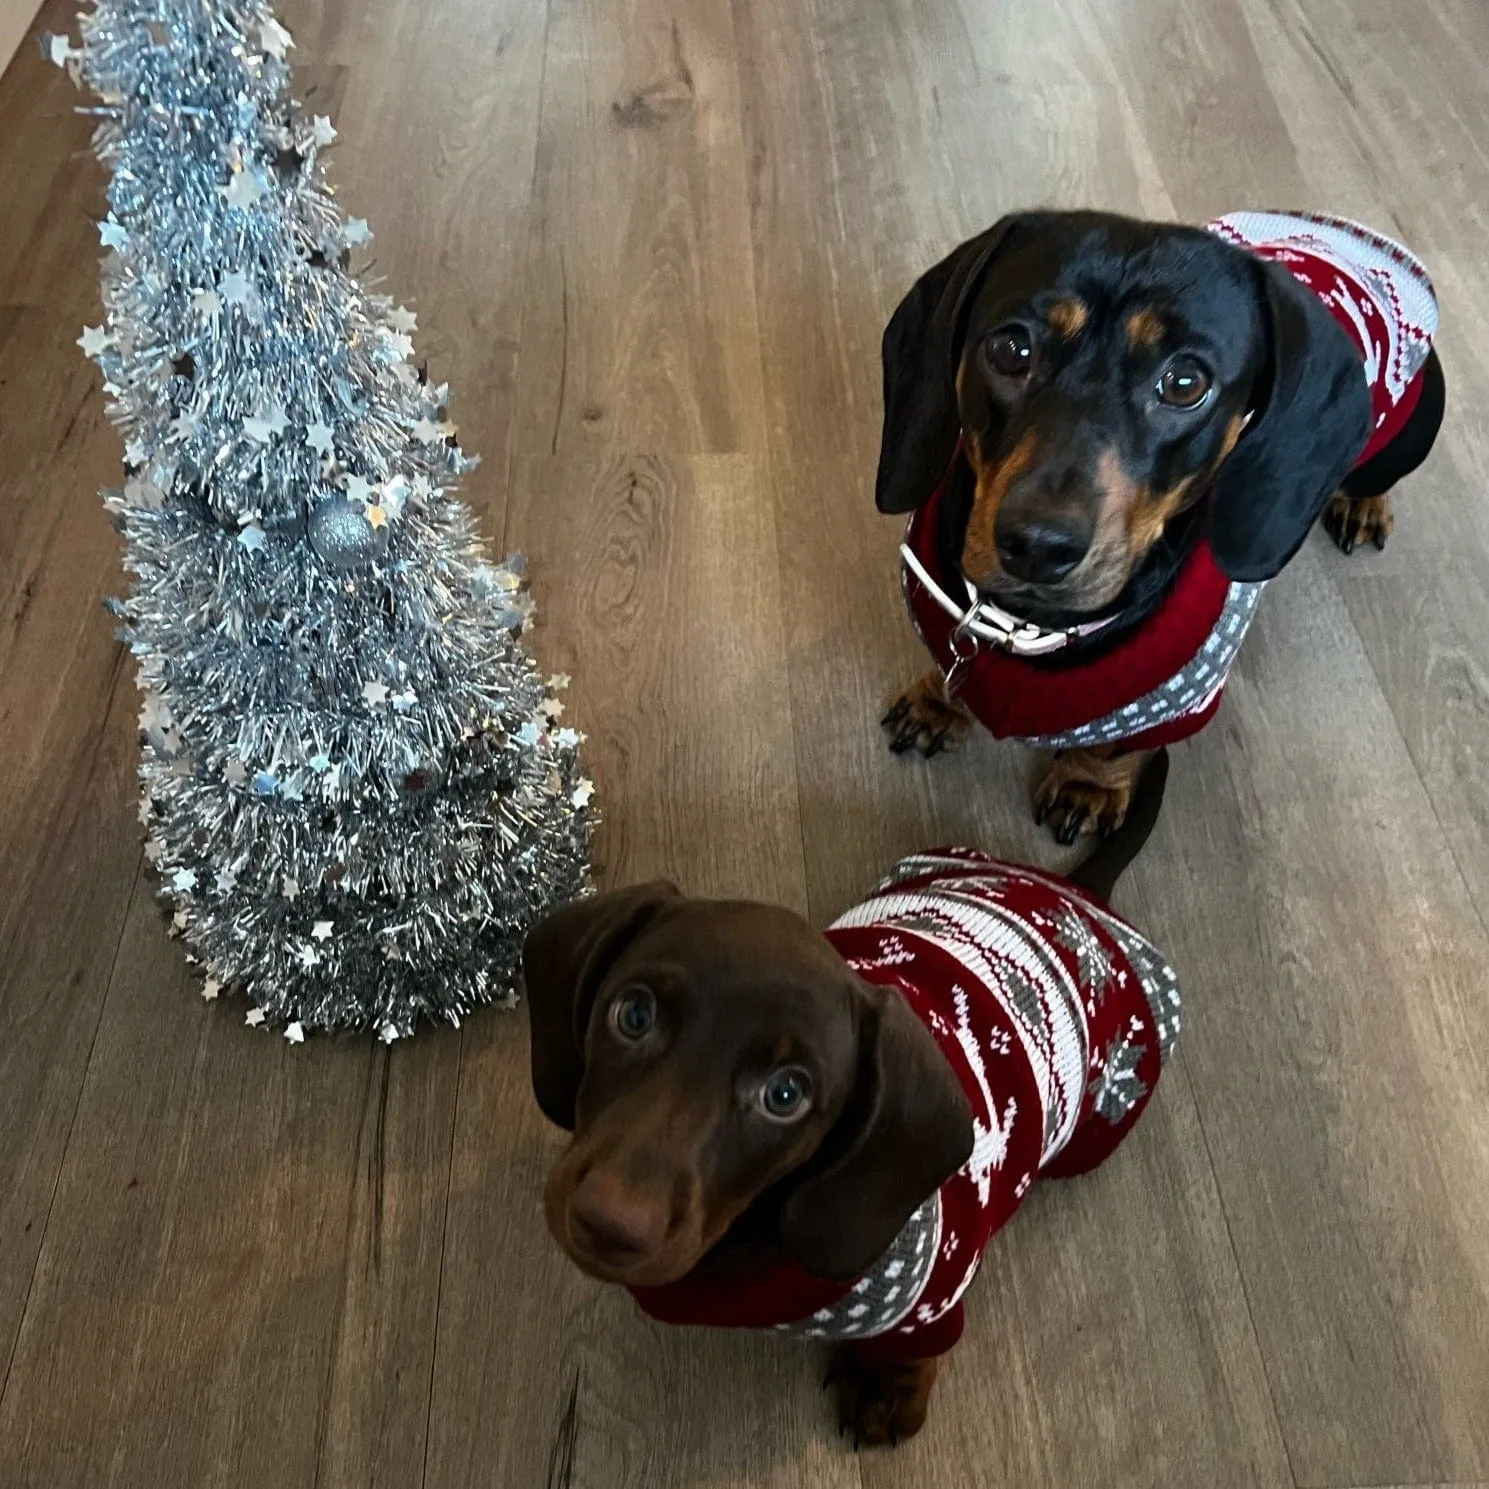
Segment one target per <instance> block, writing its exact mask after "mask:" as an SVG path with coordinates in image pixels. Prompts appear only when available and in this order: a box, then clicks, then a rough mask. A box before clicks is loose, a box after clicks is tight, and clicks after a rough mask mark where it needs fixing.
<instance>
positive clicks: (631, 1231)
mask: <svg viewBox="0 0 1489 1489" xmlns="http://www.w3.org/2000/svg"><path fill="white" fill-rule="evenodd" d="M568 1211H569V1214H568V1220H569V1234H570V1236H571V1237H572V1239H573V1240H574V1242H575V1243H576V1244H577V1245H579V1246H581V1247H582V1248H583V1249H584V1250H585V1251H587V1252H588V1253H590V1255H592V1256H593V1257H594V1258H595V1259H596V1260H597V1261H600V1262H603V1263H605V1264H606V1265H609V1266H625V1265H627V1264H628V1263H633V1262H640V1261H644V1260H645V1259H646V1258H648V1257H650V1256H652V1255H654V1254H655V1253H656V1252H657V1250H658V1249H659V1248H660V1247H661V1245H662V1243H663V1242H664V1241H665V1240H666V1238H667V1231H668V1212H667V1207H666V1205H665V1204H664V1203H663V1202H662V1200H661V1198H660V1197H659V1196H654V1195H648V1194H645V1193H642V1192H641V1191H639V1190H637V1189H636V1188H634V1187H633V1186H631V1185H629V1184H627V1183H626V1182H625V1181H624V1180H623V1179H621V1178H620V1177H619V1176H618V1175H616V1174H613V1173H610V1172H609V1171H608V1170H606V1169H591V1170H590V1172H589V1173H587V1174H586V1175H585V1176H584V1178H582V1179H581V1180H580V1181H579V1183H578V1184H577V1185H576V1186H575V1188H574V1192H573V1193H572V1194H571V1195H570V1196H569V1204H568Z"/></svg>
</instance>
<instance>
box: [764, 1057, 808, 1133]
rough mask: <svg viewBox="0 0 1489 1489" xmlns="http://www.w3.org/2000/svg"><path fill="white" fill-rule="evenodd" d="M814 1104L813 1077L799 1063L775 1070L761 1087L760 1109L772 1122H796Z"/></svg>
mask: <svg viewBox="0 0 1489 1489" xmlns="http://www.w3.org/2000/svg"><path fill="white" fill-rule="evenodd" d="M811 1104H812V1078H811V1076H809V1075H808V1074H807V1073H806V1071H804V1070H803V1069H802V1068H801V1067H800V1066H799V1065H783V1066H782V1067H781V1068H780V1069H779V1070H773V1071H771V1073H770V1074H769V1075H768V1076H767V1077H766V1079H765V1084H764V1085H763V1086H761V1087H760V1110H761V1111H762V1112H764V1113H765V1115H766V1116H767V1117H769V1118H770V1119H771V1121H772V1122H794V1121H795V1120H796V1119H797V1118H798V1117H804V1116H806V1114H807V1111H808V1109H809V1108H810V1107H811Z"/></svg>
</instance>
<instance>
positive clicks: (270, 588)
mask: <svg viewBox="0 0 1489 1489" xmlns="http://www.w3.org/2000/svg"><path fill="white" fill-rule="evenodd" d="M80 22H81V36H82V45H81V47H74V46H72V45H71V44H70V43H69V42H68V41H67V40H66V39H64V38H61V37H49V38H47V41H46V45H47V47H48V49H49V50H50V53H51V55H52V57H53V59H54V60H55V61H57V62H58V63H59V64H61V65H63V66H66V67H67V68H68V70H69V71H70V72H71V73H72V74H73V76H74V79H75V80H77V81H79V82H80V83H82V84H84V85H86V86H87V87H88V88H90V89H91V90H92V91H93V93H95V94H96V95H97V97H98V100H99V103H98V106H97V107H96V108H94V109H92V110H90V112H91V113H93V114H95V115H96V116H97V117H98V119H99V124H98V129H97V133H96V136H95V140H94V143H95V148H96V150H97V152H98V155H99V158H100V159H101V160H102V161H103V162H104V163H105V165H107V166H108V168H109V170H110V172H111V182H110V186H109V203H110V207H111V210H110V212H109V215H108V217H107V218H106V220H105V221H103V222H102V223H100V224H99V233H100V236H101V238H102V240H103V245H104V248H105V250H106V256H105V258H104V262H103V303H104V309H105V317H104V324H103V326H102V327H98V328H93V327H90V328H87V329H86V330H85V331H84V333H83V337H82V340H81V345H82V346H83V349H84V350H85V351H86V352H87V353H88V355H89V356H91V357H92V358H94V360H95V361H96V362H97V363H98V365H99V367H100V369H101V370H102V372H103V376H104V389H105V392H106V393H107V394H108V396H109V398H110V400H111V402H110V413H111V416H112V418H113V421H114V423H115V424H116V425H117V427H118V429H119V431H120V434H121V436H122V438H123V439H124V442H125V451H124V470H125V481H124V484H123V486H122V488H121V489H120V490H117V491H109V492H106V493H105V502H106V505H107V507H108V509H109V511H110V512H111V513H112V514H113V515H114V517H115V520H116V522H117V524H118V526H119V529H120V531H121V532H122V533H123V535H124V540H125V544H126V555H125V567H126V569H127V570H128V571H129V573H130V574H131V575H133V576H134V579H133V584H132V586H131V590H132V592H131V593H130V595H129V597H128V600H127V601H126V602H124V603H122V604H120V605H118V606H116V607H115V608H116V610H117V612H118V613H119V615H120V616H121V617H122V622H123V626H122V630H121V635H122V636H123V637H124V638H125V639H126V640H127V641H128V643H129V645H130V647H131V649H132V650H133V652H134V654H135V656H136V657H137V658H138V669H139V684H140V688H141V692H142V694H143V697H144V706H143V710H142V712H141V716H140V725H141V731H142V737H143V759H142V764H141V767H140V774H141V777H142V780H143V782H144V796H143V801H142V803H141V809H140V815H141V819H142V821H143V822H144V823H145V825H146V827H147V830H148V843H147V846H146V852H147V854H148V856H149V858H150V859H151V860H152V861H153V863H154V865H155V869H156V872H157V873H158V874H159V875H160V880H161V892H162V894H163V895H165V896H167V897H168V898H169V900H170V901H171V903H172V906H173V910H174V924H175V927H176V928H177V929H178V930H179V932H180V934H181V935H182V936H183V937H184V939H185V941H186V944H187V946H188V948H189V950H190V953H191V955H192V957H193V959H194V960H195V961H197V962H198V963H199V964H200V966H201V968H202V970H203V975H204V987H203V992H204V996H206V997H208V998H212V997H215V996H217V995H218V993H219V992H221V993H229V992H237V993H241V994H243V995H245V996H246V997H247V999H248V1000H249V1004H250V1008H249V1012H248V1022H249V1023H250V1024H265V1025H271V1026H275V1027H283V1028H284V1032H285V1034H286V1036H287V1037H288V1038H290V1039H292V1040H299V1039H301V1038H303V1036H304V1034H305V1032H306V1031H308V1030H311V1029H354V1028H371V1029H374V1030H376V1031H377V1032H378V1033H380V1034H381V1036H382V1037H383V1038H385V1039H393V1038H396V1037H398V1036H399V1035H403V1034H407V1033H409V1032H411V1031H412V1030H413V1029H414V1027H415V1026H416V1025H417V1024H418V1023H419V1022H420V1021H421V1020H425V1019H439V1020H447V1021H449V1022H451V1023H458V1021H459V1019H460V1017H461V1016H462V1015H464V1014H465V1013H467V1012H468V1011H469V1010H471V1009H472V1008H475V1007H477V1006H479V1005H481V1004H484V1003H487V1002H490V1001H492V1000H493V999H495V1000H500V1001H510V999H511V996H512V989H513V981H514V978H515V976H516V970H517V967H518V963H519V953H520V947H521V940H522V936H523V934H524V933H525V931H526V929H527V927H528V926H529V924H530V923H531V922H532V920H533V919H534V918H535V917H536V916H537V915H538V914H540V913H541V912H542V910H543V909H544V908H546V907H547V906H548V905H550V904H552V903H553V902H555V901H561V900H564V899H567V898H570V897H572V896H573V895H574V894H576V893H577V892H579V891H580V889H581V887H582V884H583V880H584V876H585V872H586V859H587V848H588V839H589V825H590V824H589V817H590V809H589V794H590V786H589V783H588V782H587V781H586V780H584V779H583V778H581V777H580V776H579V775H578V773H577V764H576V749H577V746H578V744H579V735H578V734H576V733H575V731H574V730H572V729H570V728H560V727H557V724H556V720H557V717H558V715H559V714H560V713H561V705H560V704H559V703H558V702H557V701H556V700H555V699H554V698H553V696H552V693H551V691H550V688H549V687H545V685H544V684H543V682H542V681H541V679H540V677H539V675H538V672H537V670H536V668H535V666H534V663H533V661H532V659H531V658H530V657H529V656H528V654H527V653H526V651H525V650H524V648H523V646H522V643H521V640H520V637H521V633H522V631H523V628H524V624H525V622H526V620H527V619H528V617H529V615H530V611H531V607H530V604H529V602H528V598H527V593H526V586H525V583H524V580H523V567H522V564H521V561H520V559H511V560H508V561H507V562H506V563H505V564H493V563H491V562H489V561H487V559H486V557H485V556H484V554H483V550H482V548H481V544H480V542H479V539H478V537H477V534H476V530H475V524H474V522H473V520H472V517H471V515H470V513H469V511H468V510H467V509H466V508H465V506H464V505H462V504H461V502H459V501H458V500H457V499H456V497H455V495H454V486H455V483H456V481H457V480H458V478H459V477H460V476H461V475H462V474H464V473H465V472H466V471H468V470H470V469H471V468H472V466H473V465H474V464H475V462H474V460H473V459H471V458H470V457H468V456H467V455H465V454H464V453H463V452H462V451H461V449H460V447H459V444H458V443H457V441H456V437H455V430H454V427H453V426H452V425H451V424H450V423H449V421H448V417H447V411H446V390H445V389H444V388H443V387H433V386H430V385H429V383H428V380H427V378H426V377H425V376H424V375H423V373H421V372H420V371H419V370H416V368H415V366H414V364H413V362H412V360H411V359H412V354H413V343H412V341H411V339H410V337H411V334H412V332H413V331H414V316H413V315H412V314H411V313H410V312H409V311H407V310H405V309H402V308H400V307H397V306H395V305H394V303H393V302H392V301H390V300H388V299H386V298H384V297H382V296H380V295H376V294H371V293H369V292H368V291H367V290H366V289H365V288H364V287H363V286H362V285H361V284H360V283H359V282H358V281H357V279H356V278H355V277H353V276H352V275H351V274H350V273H349V272H348V265H349V262H350V259H351V256H352V255H353V254H354V253H356V252H357V251H358V250H359V249H360V248H361V247H362V245H363V244H365V243H366V242H367V241H368V238H369V237H370V234H369V233H368V230H367V225H366V223H365V222H363V221H361V220H359V219H356V218H353V219H351V220H350V221H348V220H346V219H345V218H344V217H343V215H342V214H341V213H340V212H339V211H338V209H337V207H336V205H335V202H334V200H333V198H332V195H331V193H330V191H329V190H328V189H327V187H326V184H325V180H324V170H323V163H322V160H323V152H324V151H325V149H326V147H327V146H328V145H330V143H331V142H332V140H334V139H335V137H336V132H335V130H334V129H333V128H332V126H331V123H330V121H329V120H328V119H325V118H306V117H304V116H303V115H302V114H300V113H299V111H298V110H297V108H296V107H295V106H294V104H293V102H292V100H291V99H290V97H289V92H288V88H289V81H290V75H289V68H288V65H287V63H286V60H285V57H286V51H287V49H288V48H289V47H290V46H291V45H292V44H293V43H292V41H291V38H290V36H289V33H288V32H287V31H286V30H285V29H284V28H283V27H282V26H280V25H279V23H278V22H277V21H276V20H275V18H274V16H273V13H272V12H271V10H270V9H269V7H268V6H267V5H265V4H262V3H259V0H99V3H97V4H96V5H95V6H94V8H93V9H92V10H91V11H88V12H85V13H84V14H83V15H82V16H81V17H80ZM561 682H562V680H561V679H553V680H552V683H553V686H555V687H556V686H559V685H561Z"/></svg>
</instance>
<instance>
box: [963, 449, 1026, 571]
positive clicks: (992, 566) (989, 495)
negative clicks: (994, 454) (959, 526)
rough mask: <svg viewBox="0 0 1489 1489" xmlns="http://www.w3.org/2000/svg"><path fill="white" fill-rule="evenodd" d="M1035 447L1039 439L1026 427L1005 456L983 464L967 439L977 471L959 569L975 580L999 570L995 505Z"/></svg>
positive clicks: (1019, 472)
mask: <svg viewBox="0 0 1489 1489" xmlns="http://www.w3.org/2000/svg"><path fill="white" fill-rule="evenodd" d="M1038 451H1039V440H1038V438H1037V436H1036V435H1035V434H1034V431H1033V430H1032V429H1031V430H1027V431H1025V433H1024V434H1022V435H1021V436H1020V437H1019V442H1018V443H1017V444H1016V445H1015V446H1014V447H1013V449H1012V450H1010V451H1009V452H1008V454H1007V456H1005V457H1004V459H1002V460H1000V461H998V462H996V463H995V464H985V463H984V462H983V461H982V458H981V452H980V450H979V449H978V448H977V442H976V441H975V440H971V441H969V442H968V448H967V459H968V461H969V463H970V464H971V466H972V469H973V470H974V471H975V472H976V474H977V494H976V495H975V496H974V497H973V499H972V515H971V516H970V517H969V518H968V519H967V536H966V538H965V539H964V540H963V542H962V572H963V573H964V574H965V575H966V576H967V577H968V578H969V579H970V580H971V581H972V582H973V583H974V584H976V583H978V582H980V581H981V580H983V579H985V578H987V576H988V575H989V574H994V573H996V572H997V571H998V568H999V564H998V544H997V539H996V537H995V528H996V527H997V522H998V508H999V507H1000V506H1001V505H1002V503H1003V498H1004V497H1005V496H1006V495H1007V494H1008V488H1009V486H1010V485H1012V484H1013V480H1014V478H1015V477H1016V476H1018V475H1020V474H1022V473H1023V472H1024V471H1026V470H1027V469H1028V468H1029V467H1030V466H1031V465H1032V464H1033V463H1034V457H1035V455H1036V454H1037V453H1038Z"/></svg>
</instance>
